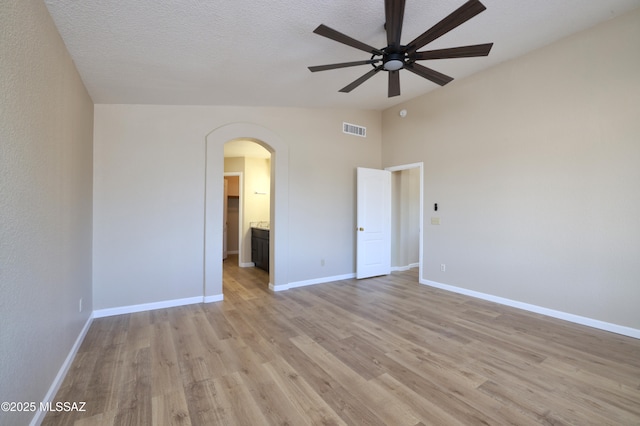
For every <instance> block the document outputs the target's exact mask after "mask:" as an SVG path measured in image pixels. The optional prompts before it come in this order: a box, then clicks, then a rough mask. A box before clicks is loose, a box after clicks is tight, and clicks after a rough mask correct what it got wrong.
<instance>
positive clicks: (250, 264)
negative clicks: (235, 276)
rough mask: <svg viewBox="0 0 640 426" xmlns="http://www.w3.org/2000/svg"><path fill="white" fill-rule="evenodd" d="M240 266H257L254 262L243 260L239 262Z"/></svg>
mask: <svg viewBox="0 0 640 426" xmlns="http://www.w3.org/2000/svg"><path fill="white" fill-rule="evenodd" d="M238 266H239V267H241V268H253V267H254V266H256V264H255V263H253V262H242V263H238Z"/></svg>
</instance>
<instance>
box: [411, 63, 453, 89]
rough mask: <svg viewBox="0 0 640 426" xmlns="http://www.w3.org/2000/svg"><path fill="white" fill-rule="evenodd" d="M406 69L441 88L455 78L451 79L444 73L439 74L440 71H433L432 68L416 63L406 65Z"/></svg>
mask: <svg viewBox="0 0 640 426" xmlns="http://www.w3.org/2000/svg"><path fill="white" fill-rule="evenodd" d="M404 68H405V69H406V70H408V71H411V72H412V73H414V74H417V75H419V76H420V77H424V78H426V79H427V80H431V81H433V82H434V83H436V84H439V85H440V86H444V85H445V84H447V83H449V82H451V81H452V80H453V78H452V77H449V76H448V75H444V74H442V73H439V72H438V71H435V70H432V69H431V68H427V67H424V66H422V65H420V64H416V63H413V64H406V65H405V67H404Z"/></svg>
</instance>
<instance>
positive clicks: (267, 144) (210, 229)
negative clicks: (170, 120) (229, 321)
mask: <svg viewBox="0 0 640 426" xmlns="http://www.w3.org/2000/svg"><path fill="white" fill-rule="evenodd" d="M235 140H246V141H251V142H255V143H257V144H259V145H261V146H262V147H264V148H265V149H266V150H267V151H269V152H270V154H271V160H270V172H269V175H270V179H269V189H268V194H269V207H268V209H269V228H270V234H271V237H270V239H269V243H268V244H269V283H268V286H269V288H270V289H272V290H273V289H275V288H277V287H278V286H285V287H286V286H287V285H288V267H287V264H288V263H287V261H288V258H287V256H286V254H287V250H286V247H287V241H288V234H289V225H288V222H289V220H288V209H287V205H288V203H289V192H288V184H287V182H288V174H289V169H288V156H289V153H288V146H287V145H286V144H285V143H284V142H283V141H282V140H281V139H280V137H279V136H278V135H277V134H275V133H273V132H272V131H270V130H269V129H267V128H265V127H262V126H259V125H256V124H252V123H233V124H227V125H224V126H222V127H219V128H217V129H215V130H213V131H212V132H211V133H209V134H208V135H207V137H206V145H205V146H206V148H205V151H206V160H205V161H206V165H205V170H206V173H205V206H204V208H205V213H204V221H205V223H204V229H205V235H204V259H203V263H204V265H203V269H204V282H203V294H204V296H203V300H204V302H205V303H206V302H215V301H220V300H223V299H224V296H223V288H222V286H223V279H222V272H223V240H224V239H223V234H224V218H223V208H222V206H223V203H224V179H223V176H224V172H225V169H224V147H225V144H226V143H227V142H230V141H235ZM245 180H246V176H245ZM244 187H245V188H247V184H246V182H245V184H244ZM250 190H252V191H254V192H264V191H260V190H258V191H256V190H254V189H250ZM260 195H262V196H263V197H264V196H265V194H260ZM243 210H245V211H246V206H244V209H243ZM244 222H247V218H246V215H245V217H244ZM245 238H246V237H245ZM249 250H250V248H249ZM242 251H243V252H246V251H247V246H246V244H245V247H244V248H243V249H242Z"/></svg>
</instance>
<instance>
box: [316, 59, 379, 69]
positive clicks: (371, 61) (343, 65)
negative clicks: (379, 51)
mask: <svg viewBox="0 0 640 426" xmlns="http://www.w3.org/2000/svg"><path fill="white" fill-rule="evenodd" d="M381 60H382V59H368V60H366V61H355V62H342V63H340V64H330V65H316V66H312V67H307V68H309V71H311V72H316V71H327V70H334V69H336V68H347V67H355V66H358V65H367V64H375V63H377V62H380V61H381Z"/></svg>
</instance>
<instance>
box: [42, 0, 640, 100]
mask: <svg viewBox="0 0 640 426" xmlns="http://www.w3.org/2000/svg"><path fill="white" fill-rule="evenodd" d="M45 3H46V4H47V7H48V9H49V11H50V13H51V15H52V17H53V19H54V21H55V23H56V26H57V27H58V29H59V32H60V34H61V36H62V38H63V40H64V42H65V44H66V46H67V48H68V50H69V52H70V53H71V56H72V58H73V60H74V62H75V64H76V66H77V68H78V71H79V72H80V75H81V77H82V79H83V81H84V83H85V85H86V87H87V89H88V91H89V94H90V95H91V97H92V99H93V101H94V102H95V103H97V104H102V103H124V104H166V105H238V106H290V107H318V108H321V107H332V108H365V109H380V110H381V109H385V108H388V107H390V106H392V105H395V104H397V103H400V102H403V101H406V100H408V99H411V98H414V97H416V96H419V95H422V94H424V93H427V92H429V91H431V90H437V89H439V88H440V86H438V85H436V84H434V83H432V82H430V81H428V80H425V79H423V78H421V77H419V76H417V75H415V74H413V73H410V72H408V71H406V70H402V71H401V77H400V85H401V91H402V94H401V95H400V96H397V97H392V98H388V97H387V79H386V77H387V76H386V75H385V74H386V73H385V72H380V73H378V74H377V75H375V76H374V77H373V78H371V79H370V80H368V81H366V82H365V83H363V84H362V85H361V86H359V87H358V88H356V89H355V90H353V91H352V92H351V93H339V92H338V90H339V89H341V88H342V87H344V86H345V85H347V84H348V83H350V82H351V81H353V80H355V79H356V78H358V77H360V76H361V75H362V74H364V73H366V72H367V71H369V70H370V69H371V65H364V66H358V67H351V68H342V69H336V70H330V71H322V72H316V73H311V72H310V71H309V70H308V69H307V66H310V65H323V64H332V63H338V62H349V61H357V60H366V59H369V58H370V56H371V55H370V54H367V53H366V52H363V51H361V50H357V49H354V48H352V47H349V46H345V45H344V44H340V43H337V42H335V41H332V40H330V39H328V38H325V37H321V36H319V35H316V34H313V30H314V29H315V28H316V27H317V26H318V25H319V24H325V25H327V26H329V27H331V28H334V29H336V30H338V31H340V32H343V33H345V34H347V35H349V36H351V37H353V38H356V39H358V40H360V41H362V42H364V43H367V44H369V45H372V46H374V47H377V48H382V47H385V46H386V36H385V31H384V28H383V25H384V20H385V19H384V16H385V9H384V0H332V1H329V2H325V1H318V0H296V1H293V0H269V1H267V0H264V1H262V0H259V1H256V0H233V1H221V0H217V1H216V0H180V1H179V0H135V1H131V0H82V1H78V0H45ZM463 3H464V0H407V1H406V9H405V20H404V26H403V32H402V34H403V35H402V42H403V43H405V42H408V41H410V40H412V39H414V38H415V37H417V36H418V35H420V34H421V33H423V32H424V31H425V30H426V29H428V28H430V27H431V26H433V25H434V24H436V23H437V22H438V21H440V20H441V19H442V18H444V17H445V16H447V15H448V14H450V13H451V12H453V11H454V10H455V9H457V8H458V7H460V6H461V5H462V4H463ZM482 3H483V4H484V5H485V6H486V7H487V10H485V11H484V12H482V13H480V14H479V15H478V16H476V17H474V18H472V19H471V20H469V21H468V22H466V23H464V24H462V25H460V26H459V27H457V28H455V29H454V30H452V31H451V32H449V33H447V34H445V35H444V36H442V37H440V38H438V39H437V40H435V41H434V42H432V43H430V44H429V45H427V46H426V47H425V48H424V49H423V50H425V49H427V48H428V49H440V48H446V47H456V46H465V45H470V44H480V43H488V42H493V43H494V46H493V49H492V51H491V53H490V55H489V56H488V57H478V58H462V59H439V60H431V61H425V62H422V63H423V64H424V65H427V66H429V67H431V68H433V69H435V70H437V71H440V72H442V73H444V74H447V75H449V76H451V77H453V78H454V79H461V78H464V77H466V76H469V75H471V74H473V73H476V72H479V71H481V70H483V69H485V68H488V67H491V66H494V65H496V64H498V63H500V62H504V61H507V60H509V59H512V58H514V57H517V56H520V55H523V54H525V53H527V52H530V51H532V50H534V49H536V48H539V47H542V46H544V45H547V44H550V43H552V42H554V41H556V40H558V39H561V38H564V37H566V36H568V35H570V34H573V33H575V32H578V31H581V30H583V29H586V28H589V27H591V26H593V25H595V24H597V23H599V22H602V21H605V20H608V19H611V18H613V17H615V16H617V15H619V14H622V13H625V12H627V11H629V10H631V9H633V8H636V7H639V6H640V0H535V1H530V0H482ZM594 61H597V58H594ZM454 83H455V81H454ZM451 84H453V83H451Z"/></svg>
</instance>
